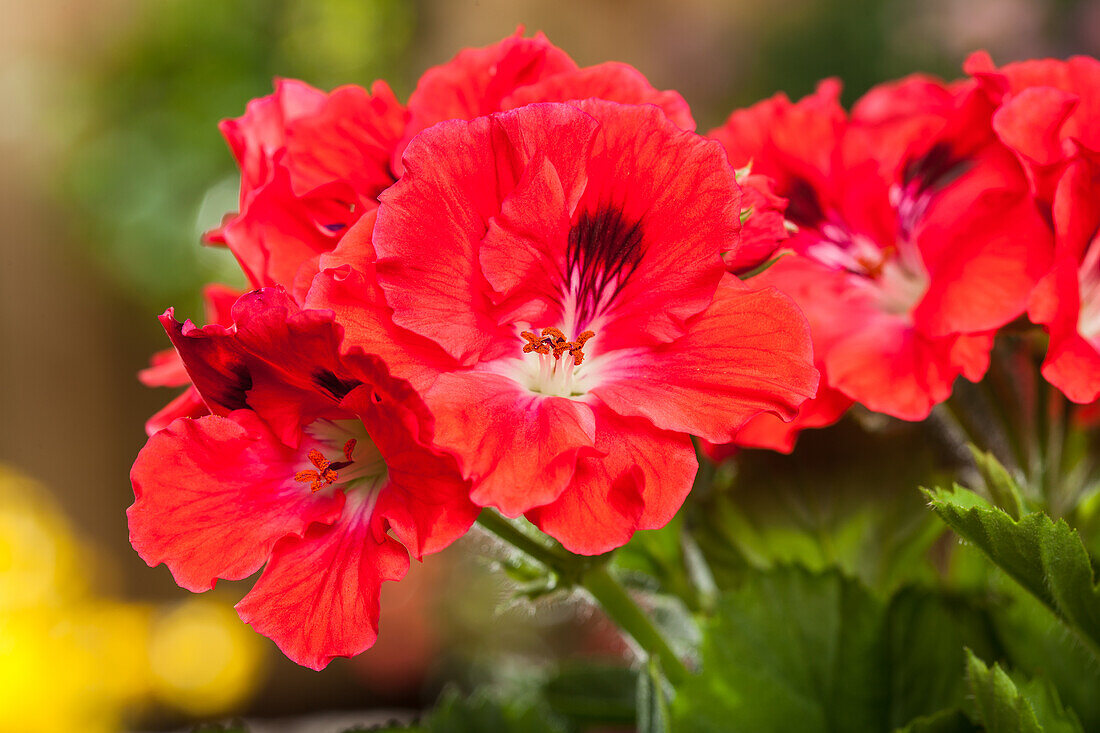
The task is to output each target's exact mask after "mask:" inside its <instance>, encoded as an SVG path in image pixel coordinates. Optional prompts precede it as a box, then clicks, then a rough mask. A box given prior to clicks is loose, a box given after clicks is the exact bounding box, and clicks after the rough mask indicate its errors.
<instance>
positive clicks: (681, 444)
mask: <svg viewBox="0 0 1100 733" xmlns="http://www.w3.org/2000/svg"><path fill="white" fill-rule="evenodd" d="M593 410H594V412H595V414H596V449H597V450H599V451H600V452H601V453H605V454H606V455H605V456H601V457H598V458H581V459H579V460H578V461H577V468H576V473H575V474H574V477H573V482H572V483H571V484H570V485H569V487H568V488H567V489H566V490H565V491H564V492H562V494H561V496H559V497H558V498H557V499H556V500H555V501H553V502H551V503H550V504H547V505H545V506H540V507H536V508H534V509H532V510H530V511H529V512H527V518H528V519H530V520H531V521H532V522H534V523H535V525H537V526H538V527H539V529H541V530H542V531H544V532H546V533H547V534H549V535H550V536H551V537H554V538H555V539H557V540H558V541H559V542H561V543H562V545H564V546H565V549H567V550H569V551H570V552H575V553H577V554H580V555H598V554H601V553H604V552H609V551H611V550H613V549H615V548H616V547H621V546H622V545H625V544H626V543H627V542H628V541H629V540H630V538H631V537H632V536H633V535H634V532H636V531H637V530H640V529H657V528H659V527H663V526H665V525H666V524H668V522H669V521H670V520H671V519H672V517H673V516H674V515H675V514H676V512H677V511H678V510H679V509H680V506H681V505H682V504H683V503H684V499H685V498H687V495H688V492H690V491H691V485H692V482H693V481H694V480H695V472H696V470H697V469H698V468H699V464H698V462H697V460H696V458H695V449H694V448H693V447H692V444H691V439H690V438H689V437H688V436H687V435H684V434H682V433H673V432H668V431H663V430H654V429H653V426H652V425H651V424H650V423H649V422H648V421H647V420H643V419H641V418H632V417H621V416H620V415H617V414H615V413H614V412H612V411H611V410H609V409H608V408H607V407H605V406H604V405H601V404H598V403H597V404H595V405H593Z"/></svg>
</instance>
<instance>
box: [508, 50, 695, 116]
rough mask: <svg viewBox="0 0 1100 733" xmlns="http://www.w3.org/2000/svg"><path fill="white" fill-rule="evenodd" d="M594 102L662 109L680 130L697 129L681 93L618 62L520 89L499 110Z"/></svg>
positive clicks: (552, 77) (610, 62)
mask: <svg viewBox="0 0 1100 733" xmlns="http://www.w3.org/2000/svg"><path fill="white" fill-rule="evenodd" d="M591 98H595V99H605V100H607V101H609V102H619V103H621V104H652V105H654V106H656V107H660V108H661V111H662V112H664V113H665V115H667V116H668V118H669V119H670V120H672V122H673V123H675V124H676V126H677V127H679V128H681V129H683V130H689V131H693V130H694V129H695V120H694V119H692V117H691V110H690V109H688V105H687V102H685V101H684V98H683V97H681V96H680V94H679V93H678V92H674V91H665V92H662V91H658V90H656V89H654V88H653V86H652V85H651V84H650V83H649V81H648V80H647V79H646V78H645V76H643V75H642V73H641V72H639V71H638V70H637V69H635V68H634V67H633V66H630V65H629V64H623V63H619V62H617V61H608V62H606V63H603V64H597V65H595V66H587V67H585V68H583V69H576V70H573V71H564V72H562V73H560V74H553V75H551V76H547V77H544V78H542V79H540V80H539V81H536V82H534V83H532V84H528V85H527V86H521V87H518V88H517V89H516V90H515V91H514V92H512V93H511V94H510V95H508V96H507V97H505V98H504V99H503V100H502V101H501V104H500V108H501V109H505V110H507V109H515V108H516V107H522V106H524V105H527V104H533V103H535V102H568V101H571V100H575V99H591Z"/></svg>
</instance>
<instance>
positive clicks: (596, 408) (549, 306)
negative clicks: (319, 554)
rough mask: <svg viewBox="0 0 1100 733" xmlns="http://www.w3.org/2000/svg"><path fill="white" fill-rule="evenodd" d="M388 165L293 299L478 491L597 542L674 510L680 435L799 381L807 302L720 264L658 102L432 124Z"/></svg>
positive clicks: (721, 207) (536, 108)
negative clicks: (395, 166)
mask: <svg viewBox="0 0 1100 733" xmlns="http://www.w3.org/2000/svg"><path fill="white" fill-rule="evenodd" d="M404 164H405V173H404V175H403V176H402V178H401V180H400V181H399V182H398V183H397V184H395V185H394V186H393V187H391V188H390V189H389V190H388V191H386V192H385V193H384V194H383V195H382V197H381V206H380V208H379V209H378V212H377V218H376V220H375V221H370V220H369V219H367V218H365V219H364V220H363V221H361V222H360V223H359V224H357V226H356V227H355V229H354V230H353V231H351V232H349V233H348V235H347V237H346V238H345V242H342V243H341V246H340V247H339V248H338V249H337V250H336V251H335V252H334V253H333V254H332V255H329V256H327V257H326V258H325V259H324V261H323V262H322V273H321V275H320V276H319V277H318V278H317V279H316V280H315V281H314V285H313V288H312V289H311V291H310V293H309V296H308V299H307V302H310V303H319V304H325V307H331V308H332V309H333V310H334V312H335V313H336V318H337V320H338V321H339V322H340V323H341V324H342V325H344V327H345V329H346V339H347V340H346V343H347V344H355V345H358V346H362V347H363V348H365V349H367V350H370V351H373V352H375V353H379V354H381V355H382V356H383V357H384V358H385V360H386V362H387V364H389V366H390V368H391V369H393V370H394V373H395V374H398V375H400V376H403V377H407V378H409V379H410V381H411V382H412V383H413V384H414V386H415V387H416V388H417V389H418V390H420V391H421V392H422V394H423V396H424V399H425V402H426V404H427V405H428V407H429V409H430V410H431V412H432V413H433V415H434V417H435V421H436V423H435V443H436V444H437V445H438V446H439V447H441V448H443V449H445V450H447V451H449V452H452V453H454V454H455V455H456V456H457V457H458V459H459V464H460V467H461V469H462V471H463V474H464V475H465V476H466V477H468V478H470V479H472V480H473V481H474V486H473V489H472V493H471V497H472V498H473V500H474V502H476V503H478V504H480V505H483V506H493V507H496V508H498V509H499V510H500V511H502V512H503V513H505V514H507V515H509V516H516V515H519V514H526V516H527V517H528V518H530V519H531V520H532V521H533V522H534V523H535V524H537V525H538V526H539V527H541V528H542V529H543V530H544V531H546V532H548V533H549V534H551V535H553V536H554V537H556V538H558V539H559V540H560V541H561V542H562V543H563V544H564V545H565V547H566V548H568V549H569V550H571V551H573V552H578V553H584V554H594V553H599V552H604V551H607V550H609V549H611V548H614V547H617V546H619V545H621V544H623V543H625V542H626V541H627V540H628V539H629V538H630V536H631V535H632V533H633V532H634V531H635V530H637V529H646V528H654V527H660V526H663V525H664V524H665V523H667V522H668V520H669V519H670V518H671V517H672V516H673V514H674V513H675V512H676V510H677V509H678V508H679V506H680V505H681V503H682V502H683V500H684V497H685V496H686V494H687V493H688V491H689V490H690V488H691V484H692V480H693V478H694V474H695V471H696V469H697V463H696V459H695V454H694V451H693V449H692V444H691V441H690V439H689V435H698V436H701V437H703V438H705V439H707V440H711V441H713V442H727V441H729V440H731V439H732V438H733V436H734V435H735V434H736V432H737V430H738V429H739V428H740V427H741V425H742V424H743V423H744V422H745V421H746V420H748V419H749V418H751V417H752V416H754V415H756V414H759V413H761V412H764V411H771V412H774V413H776V414H779V415H781V416H784V417H786V418H790V417H791V416H792V415H793V414H794V412H795V410H796V408H797V406H798V404H799V403H801V402H802V401H803V400H804V399H805V398H806V397H808V396H810V395H812V394H813V393H814V390H815V388H816V384H817V373H816V371H815V370H814V369H813V367H812V366H811V363H810V361H811V353H810V343H809V338H808V333H807V328H806V324H805V320H804V318H803V316H802V315H801V313H800V312H799V311H798V309H797V308H796V307H795V306H794V304H793V303H792V302H791V301H790V300H789V299H788V298H786V297H785V296H783V295H781V294H780V293H778V292H776V291H775V290H774V289H767V290H757V291H751V290H749V289H748V288H747V287H746V286H745V285H743V284H742V283H741V282H740V281H738V280H737V278H736V277H734V276H733V275H730V274H728V273H726V272H725V268H724V265H723V261H722V253H723V252H726V251H728V250H730V249H734V248H736V247H737V243H738V242H737V239H738V230H739V228H740V222H739V218H740V192H739V189H738V186H737V184H736V182H735V180H734V172H733V170H732V169H731V168H730V166H729V165H728V164H727V162H726V159H725V155H724V154H723V152H722V150H721V148H720V147H719V146H718V145H716V144H715V143H712V142H708V141H705V140H703V139H702V138H700V137H698V136H696V135H694V134H692V133H688V132H685V131H683V130H681V129H679V128H678V127H677V126H676V125H675V124H673V123H672V122H671V121H669V119H668V118H667V117H666V116H665V115H664V114H663V113H662V112H660V111H659V110H658V109H656V108H654V107H652V106H631V105H623V104H616V103H612V102H605V101H599V100H587V101H583V102H576V103H571V104H535V105H529V106H526V107H522V108H519V109H516V110H514V111H511V112H505V113H500V114H494V115H490V116H487V117H480V118H477V119H475V120H473V121H472V122H459V121H454V122H444V123H440V124H438V125H435V126H434V127H431V128H429V129H427V130H425V131H424V132H422V133H421V134H420V135H419V136H417V137H416V138H415V139H414V140H413V141H412V142H411V143H410V145H409V147H408V149H407V150H406V151H405V155H404ZM369 227H372V229H373V231H372V230H371V228H369ZM353 242H354V244H353Z"/></svg>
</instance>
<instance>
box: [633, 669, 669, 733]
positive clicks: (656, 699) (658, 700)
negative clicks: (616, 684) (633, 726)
mask: <svg viewBox="0 0 1100 733" xmlns="http://www.w3.org/2000/svg"><path fill="white" fill-rule="evenodd" d="M665 684H666V683H665V680H664V677H663V676H662V675H661V669H660V664H659V663H658V662H657V660H656V659H650V660H649V664H647V665H646V668H645V669H643V670H642V671H641V673H639V674H638V692H637V696H638V717H637V722H638V733H671V731H672V727H671V726H672V721H671V718H670V716H669V709H668V694H667V691H666V690H665Z"/></svg>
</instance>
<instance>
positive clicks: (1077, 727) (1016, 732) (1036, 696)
mask: <svg viewBox="0 0 1100 733" xmlns="http://www.w3.org/2000/svg"><path fill="white" fill-rule="evenodd" d="M966 676H967V680H968V682H969V685H970V691H971V693H972V695H973V699H974V708H975V718H976V719H977V720H978V722H980V723H981V724H982V725H983V726H985V728H986V730H990V731H998V732H999V731H1004V732H1005V733H1084V729H1083V728H1082V727H1081V723H1080V722H1079V721H1078V720H1077V717H1076V716H1075V715H1074V714H1073V712H1072V711H1067V710H1066V709H1065V708H1064V707H1063V706H1062V703H1061V701H1060V700H1059V699H1058V693H1057V692H1056V691H1055V690H1054V688H1053V687H1052V686H1051V685H1050V684H1049V683H1046V682H1045V681H1044V680H1038V679H1037V680H1032V681H1030V682H1026V683H1024V684H1022V685H1017V684H1016V683H1015V682H1013V680H1012V678H1011V677H1009V676H1008V674H1007V673H1005V671H1004V670H1003V669H1001V667H1000V666H999V665H996V664H994V665H993V667H992V668H989V667H987V666H986V665H985V663H984V662H982V661H981V660H980V659H978V658H977V657H976V656H974V654H973V653H972V652H970V651H969V650H967V661H966Z"/></svg>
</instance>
